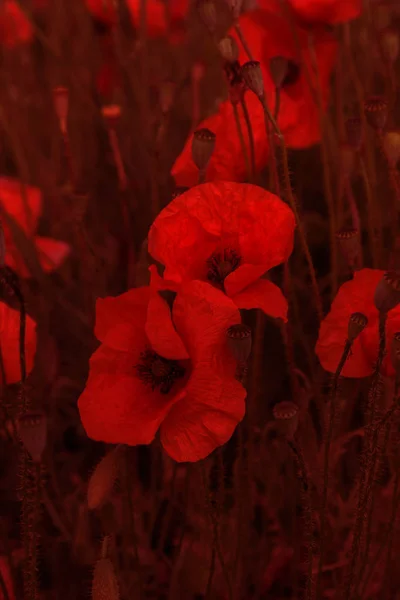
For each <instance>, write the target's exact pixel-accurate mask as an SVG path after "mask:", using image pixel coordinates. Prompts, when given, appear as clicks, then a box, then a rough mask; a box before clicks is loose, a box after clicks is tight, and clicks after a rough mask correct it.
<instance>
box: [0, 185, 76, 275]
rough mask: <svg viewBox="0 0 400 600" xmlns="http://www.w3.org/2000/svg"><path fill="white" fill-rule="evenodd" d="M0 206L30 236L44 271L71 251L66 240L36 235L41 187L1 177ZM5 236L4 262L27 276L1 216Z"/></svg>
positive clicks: (55, 264)
mask: <svg viewBox="0 0 400 600" xmlns="http://www.w3.org/2000/svg"><path fill="white" fill-rule="evenodd" d="M0 207H1V209H2V210H3V211H4V212H5V214H6V216H7V215H8V216H10V217H11V218H12V219H14V221H15V222H16V223H17V224H18V225H19V226H20V228H21V229H22V231H23V232H24V233H25V235H26V236H27V237H28V238H32V237H33V241H34V243H35V246H36V250H37V253H38V258H39V260H40V263H41V266H42V268H43V270H44V271H47V272H48V271H53V270H54V269H56V268H58V267H59V266H60V265H61V263H62V262H63V261H64V260H65V258H66V257H67V256H68V254H69V252H70V248H69V246H68V244H66V243H65V242H62V241H60V240H53V239H52V238H47V237H42V236H38V235H35V231H36V228H37V223H38V220H39V217H40V214H41V212H42V194H41V191H40V190H39V189H38V188H36V187H33V186H29V185H23V184H22V183H21V182H20V181H18V180H16V179H10V178H7V177H0ZM2 226H3V231H4V237H5V246H6V256H5V262H6V264H7V265H9V266H10V267H12V268H13V269H14V270H15V271H16V272H17V273H18V274H19V275H20V276H21V277H29V270H28V268H27V265H26V264H25V262H24V260H23V258H22V256H21V253H20V251H19V250H18V248H17V246H16V245H15V243H14V239H13V236H12V233H11V231H10V229H9V228H8V227H7V223H6V218H5V219H3V220H2Z"/></svg>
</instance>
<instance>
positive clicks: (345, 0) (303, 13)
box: [261, 0, 362, 25]
mask: <svg viewBox="0 0 400 600" xmlns="http://www.w3.org/2000/svg"><path fill="white" fill-rule="evenodd" d="M266 1H267V2H269V1H270V0H261V2H266ZM290 5H291V7H292V9H293V10H294V11H295V13H296V16H297V17H298V18H301V19H302V20H303V21H304V22H306V23H330V24H332V25H334V24H336V23H343V22H345V21H350V20H351V19H356V18H357V17H359V16H360V14H361V10H362V0H323V1H321V0H290Z"/></svg>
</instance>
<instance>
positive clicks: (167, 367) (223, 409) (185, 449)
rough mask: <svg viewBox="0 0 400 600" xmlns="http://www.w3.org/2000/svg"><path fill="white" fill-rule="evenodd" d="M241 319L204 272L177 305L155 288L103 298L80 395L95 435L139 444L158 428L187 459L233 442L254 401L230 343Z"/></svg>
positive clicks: (176, 454) (170, 449) (168, 446)
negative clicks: (239, 376) (247, 402)
mask: <svg viewBox="0 0 400 600" xmlns="http://www.w3.org/2000/svg"><path fill="white" fill-rule="evenodd" d="M154 316H155V317H156V318H155V319H154V320H153V317H154ZM239 322H240V315H239V311H238V310H237V308H236V307H235V305H234V304H233V303H232V301H231V300H229V298H227V297H226V296H224V294H222V293H221V292H220V291H218V290H215V289H214V288H212V287H211V286H209V285H208V284H206V283H203V282H201V281H194V282H191V283H189V284H187V285H186V286H183V287H182V288H181V290H180V292H179V293H178V295H177V296H176V299H175V302H174V305H173V310H172V314H171V310H170V308H169V306H168V304H167V302H166V301H165V300H163V299H162V298H161V296H160V294H159V293H158V291H157V288H156V287H143V288H137V289H133V290H130V291H129V292H127V293H125V294H122V295H121V296H118V297H116V298H105V299H100V300H98V302H97V305H96V329H95V333H96V337H97V338H98V339H99V340H100V341H101V342H102V344H101V346H100V347H99V349H98V350H97V351H96V352H95V353H94V354H93V356H92V358H91V360H90V372H89V378H88V381H87V384H86V388H85V390H84V392H83V394H82V395H81V397H80V398H79V401H78V407H79V411H80V415H81V419H82V423H83V425H84V427H85V429H86V431H87V434H88V435H89V437H91V438H93V439H96V440H102V441H105V442H109V443H124V444H128V445H132V446H135V445H138V444H149V443H151V441H152V440H153V439H154V437H155V435H156V432H157V430H158V429H159V430H160V439H161V443H162V445H163V447H164V449H165V450H166V452H167V453H168V454H169V455H170V456H171V457H172V458H174V459H175V460H177V461H179V462H181V461H197V460H200V459H202V458H204V457H205V456H207V455H208V454H210V452H212V451H213V450H214V449H215V448H216V447H218V446H220V445H222V444H224V443H225V442H226V441H227V440H228V439H229V438H230V437H231V435H232V433H233V431H234V429H235V427H236V425H237V424H238V423H239V422H240V421H241V419H242V418H243V416H244V410H245V406H244V398H245V390H244V388H243V387H242V386H241V385H240V383H239V382H238V381H237V380H236V379H235V368H236V364H235V361H234V360H233V359H232V357H231V356H230V355H229V352H228V350H227V348H226V330H227V328H228V327H230V326H231V325H233V324H237V323H239Z"/></svg>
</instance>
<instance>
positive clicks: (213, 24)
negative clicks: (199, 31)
mask: <svg viewBox="0 0 400 600" xmlns="http://www.w3.org/2000/svg"><path fill="white" fill-rule="evenodd" d="M196 8H197V12H198V14H199V17H200V19H201V20H202V21H203V23H204V25H205V26H206V27H207V29H208V31H209V32H210V33H214V32H215V30H216V28H217V24H218V14H217V7H216V5H215V3H214V2H213V0H197V4H196Z"/></svg>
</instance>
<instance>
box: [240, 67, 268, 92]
mask: <svg viewBox="0 0 400 600" xmlns="http://www.w3.org/2000/svg"><path fill="white" fill-rule="evenodd" d="M240 72H241V75H242V77H243V81H244V82H245V84H246V85H247V87H248V88H249V90H251V91H252V92H254V93H255V94H256V96H258V97H259V98H261V97H262V96H263V95H264V79H263V74H262V71H261V65H260V63H259V62H258V61H257V60H250V61H249V62H247V63H244V65H242V68H241V69H240Z"/></svg>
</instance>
